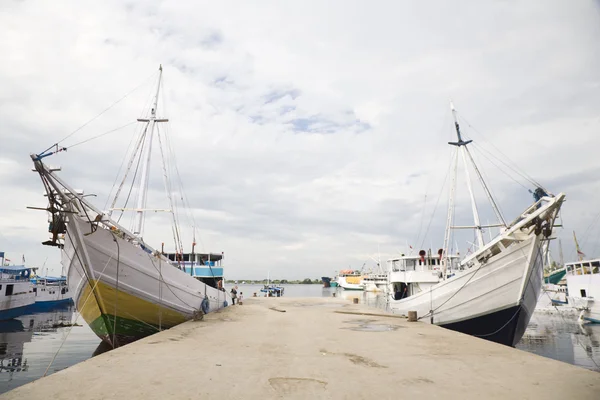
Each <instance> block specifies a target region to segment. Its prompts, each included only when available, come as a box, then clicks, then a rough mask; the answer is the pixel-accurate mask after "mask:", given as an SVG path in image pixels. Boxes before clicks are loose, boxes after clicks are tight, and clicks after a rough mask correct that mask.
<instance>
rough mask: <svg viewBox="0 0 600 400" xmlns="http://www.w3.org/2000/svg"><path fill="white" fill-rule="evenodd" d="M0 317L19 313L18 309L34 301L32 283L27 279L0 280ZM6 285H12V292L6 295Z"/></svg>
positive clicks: (13, 315)
mask: <svg viewBox="0 0 600 400" xmlns="http://www.w3.org/2000/svg"><path fill="white" fill-rule="evenodd" d="M0 285H2V289H1V290H0V319H10V318H13V317H15V316H17V315H19V310H21V309H24V308H25V307H28V306H30V305H32V304H33V303H34V302H35V295H34V293H33V285H32V283H31V282H30V281H29V280H23V281H14V280H7V281H0ZM7 285H13V294H12V295H9V296H7V295H6V289H7V288H6V287H7Z"/></svg>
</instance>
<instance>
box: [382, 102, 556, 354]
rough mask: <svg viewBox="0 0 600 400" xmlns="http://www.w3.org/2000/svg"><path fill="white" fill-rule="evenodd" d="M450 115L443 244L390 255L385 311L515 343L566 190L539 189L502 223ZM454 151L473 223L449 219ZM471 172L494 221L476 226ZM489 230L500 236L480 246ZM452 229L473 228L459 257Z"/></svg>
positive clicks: (528, 315) (537, 289)
mask: <svg viewBox="0 0 600 400" xmlns="http://www.w3.org/2000/svg"><path fill="white" fill-rule="evenodd" d="M452 114H453V117H454V126H455V130H456V135H457V141H456V142H449V144H450V145H452V146H454V148H455V151H454V154H453V164H452V167H451V171H452V178H451V184H450V196H449V203H448V213H447V220H446V232H445V235H444V245H443V247H442V248H441V249H440V250H439V251H438V252H437V254H432V252H431V250H429V251H426V250H421V251H420V252H419V256H418V257H417V258H415V257H401V258H400V259H395V260H391V262H390V265H391V274H390V280H391V282H393V285H394V287H393V288H392V289H393V290H392V291H391V293H390V296H391V299H390V308H391V309H392V311H393V312H395V313H400V314H405V315H407V314H408V312H409V311H416V312H417V315H418V318H419V319H420V320H421V321H425V322H429V323H432V324H436V325H439V326H442V327H445V328H448V329H452V330H456V331H459V332H462V333H466V334H470V335H473V336H476V337H480V338H484V339H487V340H491V341H494V342H498V343H502V344H505V345H509V346H514V345H515V344H516V343H518V341H519V340H520V339H521V337H522V336H523V333H524V332H525V328H526V326H527V324H528V323H529V320H530V318H531V315H532V313H533V310H534V308H535V306H536V303H537V300H538V297H539V294H540V289H541V284H542V271H543V264H544V261H543V255H542V253H543V246H544V244H545V243H546V242H547V241H548V240H549V239H550V237H551V235H552V232H553V229H554V222H555V219H556V218H557V216H558V212H559V210H560V208H561V206H562V203H563V202H564V199H565V195H564V194H562V193H561V194H558V195H556V196H555V195H552V194H549V193H548V191H546V190H545V189H543V188H541V187H540V186H538V187H537V188H536V190H535V191H534V203H533V204H532V205H531V206H529V207H527V208H526V209H525V210H524V212H522V213H521V214H520V215H519V216H518V217H517V218H516V219H515V220H514V221H513V222H510V223H507V222H506V221H505V219H504V217H503V216H502V214H501V212H500V209H499V207H498V205H497V204H496V201H495V200H494V198H493V196H492V193H491V192H490V190H489V188H488V186H487V184H486V183H485V181H484V179H483V176H482V174H481V173H480V171H479V169H478V167H477V165H476V164H475V161H474V159H473V157H472V155H471V153H470V151H469V150H468V147H467V145H468V144H469V143H471V142H472V140H463V138H462V135H461V131H460V126H459V123H458V119H457V117H456V112H455V110H454V107H452ZM459 156H461V157H462V160H463V162H464V169H465V174H466V183H467V187H468V191H469V194H470V200H471V208H472V212H473V218H474V224H473V225H472V226H454V224H453V219H454V215H455V207H454V197H455V184H456V170H457V166H458V160H459ZM469 164H470V165H471V168H469ZM469 169H472V170H473V171H474V172H475V174H476V176H477V178H478V180H479V182H480V183H481V184H482V188H483V191H484V192H485V194H486V197H487V199H488V200H489V202H490V205H491V208H492V209H493V211H494V214H495V215H496V217H497V219H498V223H497V224H493V225H489V224H488V225H483V224H481V222H480V218H479V212H478V208H477V205H476V203H475V197H474V192H473V189H472V187H471V182H470V178H469ZM494 227H496V228H499V231H500V232H499V234H498V235H497V236H496V237H495V238H492V239H491V240H490V241H489V242H488V243H485V241H484V237H483V230H484V229H490V228H494ZM455 229H473V230H474V231H475V237H476V243H475V245H474V246H475V250H474V251H472V252H471V253H470V254H469V255H468V256H466V257H465V258H463V259H462V260H460V261H459V258H458V257H457V255H453V254H451V251H450V246H451V245H450V244H451V232H453V231H454V230H455Z"/></svg>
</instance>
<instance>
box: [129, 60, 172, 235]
mask: <svg viewBox="0 0 600 400" xmlns="http://www.w3.org/2000/svg"><path fill="white" fill-rule="evenodd" d="M158 71H159V73H158V84H157V85H156V95H155V96H154V103H153V105H152V109H151V110H150V116H149V117H148V118H138V121H139V122H145V123H146V128H145V131H146V132H147V134H148V136H147V137H146V140H145V141H144V142H145V143H144V148H143V150H142V157H143V158H142V160H143V161H142V174H141V179H140V186H139V190H138V198H137V203H136V208H135V212H136V216H135V223H134V229H133V233H134V234H135V235H137V236H138V237H142V233H143V230H144V213H145V211H146V201H147V198H148V181H149V177H150V160H151V158H152V139H153V137H154V128H155V126H156V123H158V122H167V121H168V119H158V118H156V111H157V109H158V94H159V91H160V83H161V79H162V65H161V66H160V67H159V68H158ZM148 128H150V129H148Z"/></svg>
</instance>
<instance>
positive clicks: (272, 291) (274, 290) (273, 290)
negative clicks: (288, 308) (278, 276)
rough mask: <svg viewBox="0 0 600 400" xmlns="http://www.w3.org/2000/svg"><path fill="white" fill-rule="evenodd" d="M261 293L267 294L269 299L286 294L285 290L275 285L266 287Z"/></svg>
mask: <svg viewBox="0 0 600 400" xmlns="http://www.w3.org/2000/svg"><path fill="white" fill-rule="evenodd" d="M260 291H261V292H262V293H266V295H267V297H281V296H283V293H284V292H285V288H283V287H281V286H275V285H265V286H264V287H263V288H262V289H260Z"/></svg>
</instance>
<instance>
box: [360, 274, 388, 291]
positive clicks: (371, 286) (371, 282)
mask: <svg viewBox="0 0 600 400" xmlns="http://www.w3.org/2000/svg"><path fill="white" fill-rule="evenodd" d="M387 285H388V274H386V273H371V274H367V275H366V276H365V277H364V278H363V287H364V291H365V292H381V291H385V290H386V288H387Z"/></svg>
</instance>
